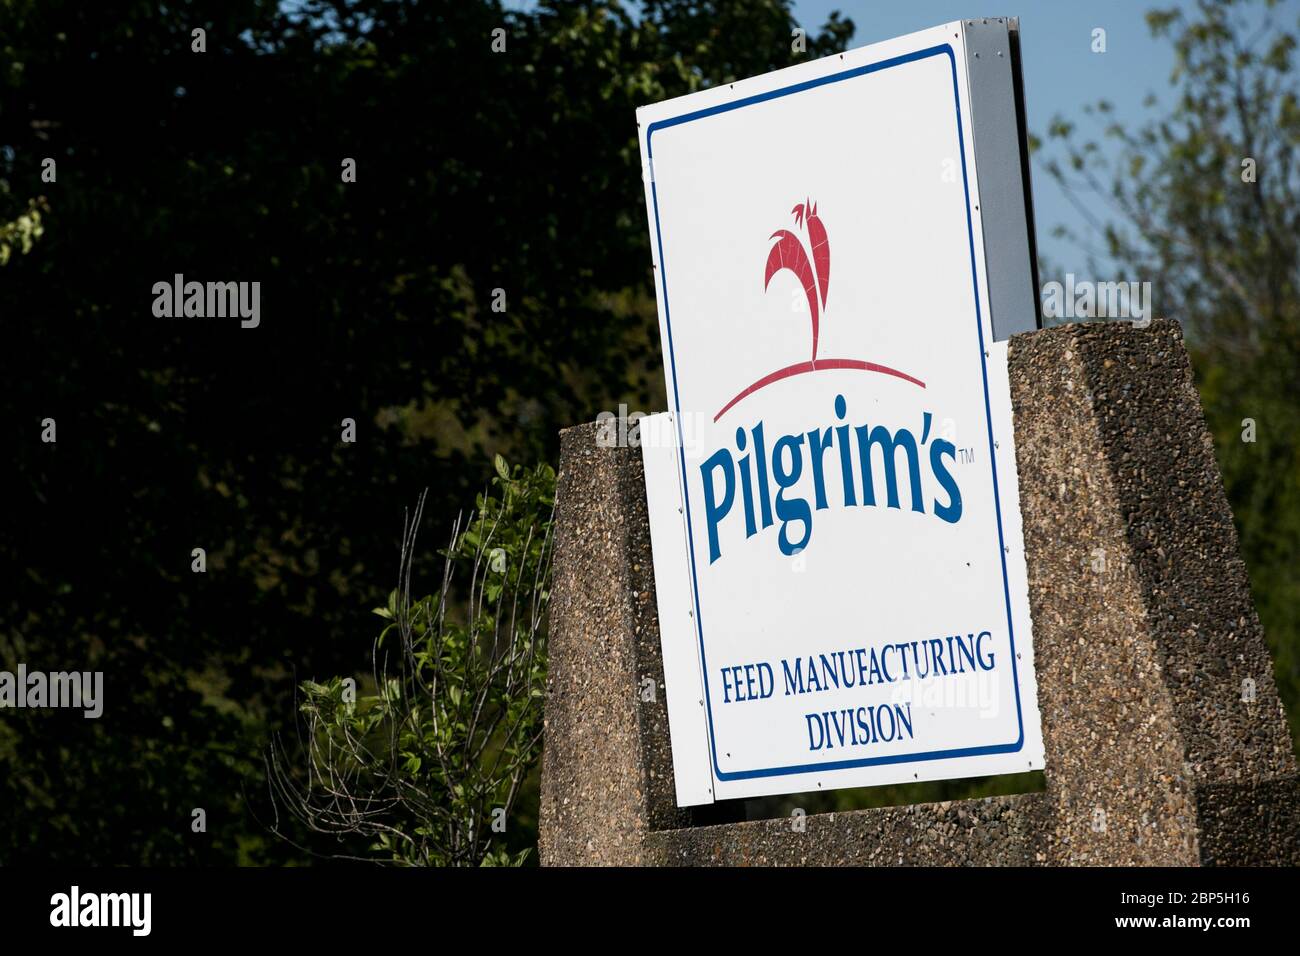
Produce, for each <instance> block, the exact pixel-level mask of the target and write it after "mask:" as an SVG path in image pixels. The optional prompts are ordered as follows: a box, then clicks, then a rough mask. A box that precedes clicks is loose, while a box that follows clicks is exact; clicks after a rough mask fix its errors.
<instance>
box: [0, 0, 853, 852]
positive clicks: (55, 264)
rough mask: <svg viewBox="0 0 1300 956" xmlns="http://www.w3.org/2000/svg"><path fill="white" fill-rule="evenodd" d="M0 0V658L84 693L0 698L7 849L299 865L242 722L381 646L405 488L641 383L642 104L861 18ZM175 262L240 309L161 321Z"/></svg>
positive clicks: (773, 63)
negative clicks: (46, 176)
mask: <svg viewBox="0 0 1300 956" xmlns="http://www.w3.org/2000/svg"><path fill="white" fill-rule="evenodd" d="M0 11H2V13H0V51H3V56H0V64H2V66H0V117H3V122H2V123H0V187H3V188H0V223H12V222H16V221H17V220H18V218H19V216H21V215H23V214H24V211H25V209H26V205H25V204H26V203H27V201H28V200H29V199H32V198H34V197H38V196H44V197H45V198H46V200H47V202H48V209H47V210H44V211H43V214H42V221H41V225H42V227H43V228H44V235H43V236H41V238H40V240H39V242H37V244H36V245H35V246H34V248H32V250H31V251H30V252H29V253H28V254H27V255H15V256H13V257H12V258H11V259H10V261H9V262H8V263H7V264H6V265H5V266H4V267H3V270H0V314H3V315H4V317H5V319H6V342H5V348H4V349H3V350H0V373H2V379H0V380H3V382H4V383H5V384H4V385H3V387H0V420H3V421H4V422H5V423H7V425H8V426H9V427H10V428H11V429H12V432H11V436H12V438H11V449H12V454H11V456H10V460H11V462H12V464H11V465H10V467H9V468H8V469H7V470H6V472H5V474H6V478H5V488H4V491H5V496H6V502H7V505H8V507H7V508H6V510H5V513H4V515H3V517H2V518H0V572H2V573H3V578H4V580H5V581H6V582H7V585H8V586H7V587H6V589H5V591H4V593H3V595H2V596H0V665H13V664H16V663H17V662H18V661H20V660H26V661H27V662H28V663H31V664H32V665H33V666H35V663H36V662H38V661H39V662H41V664H42V666H44V667H46V668H49V669H64V668H67V669H100V670H103V671H105V674H106V696H107V703H106V711H105V714H104V717H103V718H102V719H101V720H99V721H84V720H81V719H80V718H77V719H76V720H71V719H65V718H64V716H63V715H49V714H37V713H29V712H24V713H22V714H15V715H12V716H9V717H7V718H6V719H5V720H4V721H3V722H0V801H3V802H4V803H5V805H6V806H7V807H9V808H11V813H10V819H11V825H10V827H8V828H6V829H5V831H4V832H3V833H0V859H3V860H4V861H5V862H10V863H14V862H21V861H26V860H34V859H39V860H41V861H48V862H56V863H57V862H95V863H104V864H107V863H142V864H159V863H176V862H227V863H228V862H236V861H242V862H277V861H284V860H287V859H301V858H302V857H301V856H300V854H298V852H297V851H296V850H293V848H292V844H290V843H282V842H280V841H277V840H274V839H271V838H269V837H268V836H267V827H268V826H270V825H271V823H272V820H273V819H274V818H273V815H272V809H271V807H270V806H269V805H267V804H266V802H265V800H264V799H263V798H262V796H261V795H262V794H264V793H265V780H264V777H263V774H262V763H261V760H260V753H261V741H262V739H263V738H264V736H265V734H266V733H267V732H268V730H274V729H276V728H279V727H280V726H281V724H282V723H283V720H284V715H287V714H291V713H292V697H293V692H294V688H295V686H296V685H297V684H299V683H300V682H301V681H302V680H304V679H319V680H321V681H323V680H325V679H327V675H342V674H351V673H356V672H361V671H364V670H365V669H366V666H367V665H366V660H365V656H366V649H367V645H368V642H364V641H362V642H358V641H357V640H356V636H357V635H358V634H363V633H367V632H368V628H369V624H368V623H367V622H368V620H369V619H368V617H367V614H368V611H369V609H370V608H371V607H373V606H374V605H375V604H376V603H380V602H382V595H384V594H386V593H387V592H388V590H389V587H390V581H389V577H390V572H389V570H388V569H389V568H390V567H391V565H392V563H393V560H394V558H395V556H396V555H397V554H398V551H399V548H400V541H398V540H396V535H395V533H394V532H395V529H396V527H398V520H399V518H400V514H399V505H398V502H401V501H409V500H410V499H411V498H412V497H413V495H414V493H415V490H416V489H418V488H422V487H428V488H429V489H430V491H429V498H428V501H427V504H426V508H427V513H428V519H427V520H429V521H431V522H433V523H434V525H435V526H437V527H446V526H448V525H449V524H450V522H451V521H452V519H453V518H454V516H455V515H456V514H457V512H458V510H459V508H460V507H461V506H462V504H463V503H464V502H466V501H469V500H471V499H472V496H473V495H474V493H475V492H476V491H478V490H479V489H480V488H481V482H482V480H483V477H484V471H485V467H484V463H486V462H490V461H491V460H492V457H493V455H494V454H496V453H502V454H505V455H507V456H508V457H510V458H511V459H512V460H517V461H552V460H553V459H554V456H555V454H556V451H557V440H556V433H557V430H558V428H560V427H562V426H564V425H568V424H572V423H575V422H580V421H587V420H591V419H593V418H595V416H596V415H597V413H598V412H600V411H601V410H602V409H610V408H615V407H616V406H617V404H618V403H619V402H620V401H626V402H628V403H629V404H630V405H631V406H633V407H642V408H654V407H658V406H660V405H661V404H662V402H663V398H662V384H661V370H660V359H659V352H658V346H657V333H656V323H655V318H654V300H653V294H652V286H651V270H650V255H649V247H648V240H647V236H646V226H645V218H644V216H645V214H644V198H643V196H644V194H643V191H642V182H641V170H640V163H639V158H638V153H637V147H636V125H635V108H636V107H637V106H639V105H642V104H644V103H648V102H651V101H654V100H658V99H662V98H665V97H668V96H673V95H677V94H680V93H684V92H687V91H689V90H692V89H696V88H699V87H702V86H705V85H708V84H710V83H719V82H727V81H729V80H733V79H735V78H737V77H740V76H744V75H751V74H757V73H762V72H765V71H767V70H770V69H774V68H777V67H780V66H785V65H788V64H790V63H792V62H795V61H797V60H799V59H802V58H805V57H814V56H818V55H823V54H825V53H829V52H831V51H833V50H837V49H842V48H843V45H844V43H845V41H846V40H847V38H848V36H849V35H850V34H851V32H852V25H851V24H850V23H848V22H847V21H841V20H838V19H833V20H832V21H831V22H830V23H829V24H828V25H827V27H826V29H825V30H824V31H823V32H822V33H821V34H819V35H813V36H810V37H809V38H808V49H807V52H806V53H798V54H797V53H795V52H794V51H793V50H792V42H791V40H792V36H791V33H792V29H793V26H794V24H793V20H792V18H791V15H790V11H789V4H788V3H787V2H785V0H758V2H742V0H713V2H703V3H686V2H646V3H643V4H641V5H640V14H639V15H638V16H633V15H632V14H631V13H630V12H629V9H628V8H627V7H624V6H623V5H622V4H620V3H617V2H602V0H586V2H577V0H561V2H554V3H545V4H541V5H539V6H538V8H537V9H536V10H532V11H525V12H520V11H507V10H505V9H503V8H502V6H501V5H500V4H499V3H497V2H495V0H439V2H414V0H333V2H326V0H308V2H305V3H294V4H284V5H283V6H282V5H280V4H279V3H277V2H275V0H233V2H232V0H193V2H191V3H187V4H185V5H183V6H179V7H178V6H176V5H174V4H163V3H160V2H153V0H136V2H133V3H130V4H125V5H123V4H112V5H106V4H93V3H91V4H87V3H80V2H68V0H41V2H39V3H37V2H34V0H0ZM195 29H203V30H204V31H205V37H206V44H205V52H201V53H200V52H195V51H194V48H193V35H192V33H193V31H194V30H195ZM500 29H504V30H505V34H506V42H505V50H504V52H494V49H493V32H494V31H496V30H500ZM498 45H499V44H498ZM46 158H53V159H55V160H56V161H57V168H58V176H57V181H56V182H54V183H46V182H42V181H41V170H42V163H43V160H44V159H46ZM347 159H351V160H353V161H354V163H355V172H356V175H355V182H347V181H344V176H343V175H342V173H343V163H344V161H345V160H347ZM178 273H179V274H183V275H184V276H185V277H186V279H187V280H198V281H250V282H251V281H258V282H260V283H261V286H260V288H261V303H262V321H261V324H260V326H259V327H258V328H256V329H240V328H239V327H238V323H237V322H233V323H232V322H223V321H222V320H210V319H203V320H199V319H190V320H164V319H156V318H154V317H153V316H152V314H151V312H150V305H151V302H152V294H151V289H152V287H153V285H154V283H156V282H158V281H170V280H172V278H173V277H174V276H175V275H176V274H178ZM498 290H500V291H501V292H502V293H503V295H502V296H498V295H497V292H498ZM497 302H502V303H503V304H504V311H494V310H493V305H494V304H495V303H497ZM47 418H53V419H55V421H56V423H57V442H55V443H52V444H51V443H45V442H42V440H41V423H42V422H43V421H44V420H45V419H47ZM344 419H350V420H352V422H353V423H354V426H355V438H356V440H355V441H353V442H349V441H344V440H343V438H342V433H343V428H342V426H341V423H342V422H343V420H344ZM195 548H203V549H204V550H205V552H206V556H207V560H206V571H205V572H203V573H196V572H194V571H193V570H191V567H192V558H191V555H192V552H193V550H194V549H195ZM436 564H437V561H436V559H435V558H434V557H433V556H431V555H428V554H417V555H416V556H415V559H414V565H415V567H414V572H415V574H417V575H424V574H426V573H430V572H431V571H432V569H433V568H434V567H435V565H436ZM197 806H202V807H204V808H205V809H206V810H207V819H208V832H207V833H206V834H196V833H194V832H192V830H191V828H190V811H191V809H192V808H194V807H197ZM285 825H286V826H287V823H286V824H285ZM293 836H294V840H295V842H296V843H300V844H302V845H304V846H308V847H311V848H313V849H315V850H320V851H329V850H332V849H334V844H333V843H332V841H330V840H325V841H323V842H321V841H317V840H315V838H314V837H313V835H312V834H311V833H310V832H308V831H305V830H304V831H301V832H298V833H296V834H293Z"/></svg>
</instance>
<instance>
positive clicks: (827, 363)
mask: <svg viewBox="0 0 1300 956" xmlns="http://www.w3.org/2000/svg"><path fill="white" fill-rule="evenodd" d="M791 212H792V213H793V215H794V222H795V228H796V229H800V230H803V231H804V232H806V233H807V235H808V243H809V245H811V247H812V255H811V256H810V255H809V254H808V249H807V248H806V247H805V246H804V242H803V239H802V238H800V236H799V235H798V234H796V233H794V232H791V231H790V230H789V229H778V230H777V231H776V232H774V233H772V235H770V236H768V239H769V240H772V239H775V240H776V242H775V243H774V244H773V246H772V248H771V249H770V250H768V253H767V265H766V267H765V268H764V269H763V291H764V292H766V291H767V290H768V287H769V286H770V285H771V284H772V279H773V277H775V276H776V275H777V274H778V273H780V272H785V271H789V272H791V273H793V274H794V277H795V278H796V279H798V280H799V284H800V285H802V286H803V293H804V296H806V297H807V299H808V315H809V317H810V319H811V320H812V358H811V359H810V360H809V361H807V362H796V363H795V364H794V365H787V366H786V367H785V368H781V369H777V370H776V371H775V372H772V373H771V374H769V375H764V376H763V377H762V378H760V379H759V380H758V381H756V382H754V384H752V385H750V386H749V387H748V388H746V389H744V390H742V391H741V392H740V394H738V395H737V396H736V397H735V398H733V399H732V400H731V401H729V402H727V404H726V405H723V406H722V409H721V411H719V412H718V414H716V415H714V416H713V420H714V421H715V422H716V421H717V420H718V419H720V418H721V417H722V416H723V415H725V414H727V412H728V411H730V410H731V409H732V408H733V407H734V406H735V405H736V404H738V403H739V402H740V401H741V400H742V399H745V398H748V397H749V396H750V395H752V394H754V393H755V392H757V391H758V390H759V389H760V388H765V387H766V386H768V385H771V384H772V383H773V382H779V381H781V380H782V379H785V378H790V377H791V376H794V375H803V374H805V373H807V372H816V371H819V370H825V369H857V370H858V371H863V372H878V373H880V374H882V375H893V376H894V377H895V378H901V379H903V381H905V382H911V383H912V384H913V385H916V386H918V387H920V388H925V382H923V381H921V380H920V379H919V378H914V377H913V376H911V375H908V374H907V373H906V372H900V371H898V369H893V368H890V367H889V366H887V365H880V364H879V363H877V362H866V361H863V360H862V359H846V358H829V359H828V358H823V359H818V358H817V341H818V338H819V337H820V331H821V320H822V317H823V316H824V315H825V313H826V298H827V296H828V294H829V293H830V283H831V242H830V237H829V236H828V235H827V234H826V224H825V223H823V222H822V217H821V216H820V215H818V213H817V204H816V203H814V202H812V201H810V200H807V199H805V200H804V201H803V202H801V203H799V204H798V205H797V206H795V207H794V209H792V210H791Z"/></svg>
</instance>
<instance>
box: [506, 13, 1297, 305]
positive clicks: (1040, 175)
mask: <svg viewBox="0 0 1300 956" xmlns="http://www.w3.org/2000/svg"><path fill="white" fill-rule="evenodd" d="M505 2H506V5H507V6H509V7H514V8H516V9H531V8H534V7H536V6H537V3H536V0H505ZM628 5H629V6H632V7H634V6H635V3H629V4H628ZM793 7H794V13H795V18H796V19H797V20H798V21H799V24H800V25H801V26H803V27H804V28H805V29H807V30H808V31H809V32H810V33H811V32H815V31H816V30H817V29H819V28H820V27H821V26H822V24H823V23H825V22H826V17H827V15H828V14H829V13H830V12H831V11H832V10H839V11H840V12H841V13H842V14H843V15H844V16H845V17H847V18H849V19H851V20H852V21H853V22H854V25H855V27H856V29H857V32H856V33H855V35H854V38H853V41H852V43H851V45H852V46H865V45H867V44H870V43H875V42H877V41H879V40H885V39H888V38H890V37H896V36H902V35H903V34H906V33H913V32H915V31H917V30H923V29H925V28H927V27H932V26H937V25H939V24H941V23H947V22H949V21H952V20H960V19H963V18H973V17H983V16H1015V17H1019V18H1020V29H1021V49H1022V53H1023V72H1024V78H1025V108H1026V110H1027V112H1028V119H1029V129H1030V132H1032V133H1036V134H1038V135H1039V136H1040V137H1045V135H1046V132H1047V128H1048V125H1049V124H1050V123H1051V121H1052V119H1053V118H1054V117H1057V116H1060V117H1062V118H1064V119H1066V120H1068V121H1070V122H1072V123H1074V124H1075V126H1076V128H1077V133H1076V136H1078V137H1087V138H1090V139H1096V140H1097V141H1098V144H1099V146H1101V148H1102V149H1103V152H1104V151H1105V150H1106V148H1107V143H1106V141H1105V140H1104V139H1103V137H1102V133H1103V127H1102V125H1101V122H1100V120H1099V119H1098V118H1096V117H1094V116H1088V115H1087V114H1085V113H1084V110H1083V108H1084V107H1085V106H1087V105H1090V104H1094V103H1096V102H1097V101H1098V100H1103V99H1104V100H1107V101H1108V102H1109V103H1110V104H1111V105H1112V107H1113V112H1112V114H1111V115H1110V116H1109V117H1107V122H1111V121H1118V122H1120V123H1122V124H1123V125H1125V126H1127V127H1129V128H1133V127H1136V126H1137V125H1139V124H1141V123H1143V122H1144V121H1146V120H1148V119H1150V118H1152V117H1159V116H1160V115H1161V110H1162V109H1163V108H1165V107H1166V105H1167V104H1169V103H1170V102H1172V101H1173V96H1172V95H1171V93H1170V86H1169V76H1170V73H1171V72H1172V70H1173V67H1174V52H1173V45H1172V43H1171V41H1170V40H1169V39H1168V38H1167V37H1166V38H1161V39H1159V40H1156V39H1153V38H1152V36H1151V32H1150V30H1149V29H1148V28H1147V25H1146V19H1145V18H1146V13H1147V11H1148V10H1151V9H1162V10H1163V9H1169V8H1172V7H1177V8H1181V9H1184V10H1186V11H1187V12H1188V14H1189V15H1194V13H1195V8H1196V4H1195V2H1194V0H1087V2H1077V0H1014V2H1013V3H1008V4H1006V5H1004V6H981V5H979V4H976V3H974V2H972V0H794V4H793ZM1297 12H1300V0H1282V3H1281V4H1280V6H1279V8H1278V9H1277V10H1276V11H1275V13H1274V18H1275V20H1276V21H1277V22H1278V23H1279V25H1281V26H1283V27H1287V28H1291V29H1294V28H1295V25H1296V16H1297ZM1098 27H1100V28H1102V29H1104V30H1105V31H1106V52H1105V53H1094V52H1093V51H1092V32H1093V30H1094V29H1096V28H1098ZM1148 94H1154V96H1155V97H1156V104H1155V105H1154V106H1152V107H1147V106H1144V105H1143V104H1144V101H1145V100H1146V98H1147V96H1148ZM1050 155H1057V156H1060V155H1062V154H1061V153H1060V151H1059V150H1053V149H1052V147H1051V144H1048V145H1047V148H1046V150H1045V151H1043V152H1040V153H1039V154H1038V155H1037V156H1036V157H1035V160H1034V167H1033V171H1032V176H1033V188H1034V207H1035V208H1034V216H1035V220H1036V223H1037V232H1038V251H1039V253H1040V255H1041V256H1042V257H1043V259H1044V260H1045V262H1046V264H1047V266H1048V272H1047V273H1045V274H1044V275H1043V277H1042V278H1043V280H1044V281H1047V280H1048V279H1051V278H1057V277H1063V276H1064V274H1065V273H1066V272H1074V273H1075V274H1076V275H1078V276H1079V277H1080V278H1084V277H1088V276H1089V275H1090V270H1089V269H1088V253H1089V252H1090V251H1091V252H1093V253H1094V254H1095V258H1096V260H1097V272H1098V273H1100V274H1099V275H1095V276H1091V277H1092V278H1097V279H1122V278H1124V276H1123V275H1121V274H1120V270H1119V267H1118V266H1116V265H1115V264H1114V263H1112V262H1111V261H1110V260H1109V259H1108V258H1107V257H1106V256H1104V255H1102V254H1101V249H1102V246H1103V242H1102V239H1101V237H1100V236H1099V235H1098V234H1097V233H1096V231H1095V230H1093V229H1092V228H1091V227H1090V226H1089V223H1088V220H1087V218H1085V216H1084V214H1083V213H1082V212H1080V211H1079V210H1078V209H1077V208H1076V206H1075V205H1074V204H1073V203H1072V202H1071V201H1070V199H1069V198H1068V197H1067V196H1066V194H1065V193H1064V191H1063V190H1062V189H1061V188H1060V187H1059V186H1058V185H1057V184H1056V182H1055V181H1054V180H1052V179H1051V178H1050V177H1049V176H1048V174H1047V171H1046V169H1045V168H1044V166H1043V163H1044V161H1045V160H1046V158H1047V157H1048V156H1050ZM1086 200H1087V196H1086V195H1079V196H1077V198H1076V201H1086ZM1088 209H1089V212H1090V213H1091V214H1092V215H1094V216H1095V217H1096V218H1097V219H1099V220H1101V221H1106V220H1107V219H1109V218H1110V216H1109V214H1108V209H1107V207H1106V206H1105V205H1104V203H1102V202H1101V201H1099V200H1093V202H1092V203H1091V204H1089V206H1088ZM1058 226H1065V227H1067V228H1069V229H1070V230H1071V231H1072V232H1073V233H1075V234H1076V236H1077V239H1072V238H1057V237H1056V236H1054V235H1053V231H1054V229H1056V227H1058Z"/></svg>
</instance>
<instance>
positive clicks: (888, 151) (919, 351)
mask: <svg viewBox="0 0 1300 956" xmlns="http://www.w3.org/2000/svg"><path fill="white" fill-rule="evenodd" d="M999 22H1005V21H999ZM964 26H965V25H964V24H961V23H954V24H950V25H947V26H943V27H937V28H935V29H933V30H928V31H924V32H922V33H918V34H914V35H912V36H908V37H904V38H901V39H898V40H893V41H889V42H886V43H880V44H876V45H873V46H870V47H866V48H863V49H860V50H855V51H852V52H849V53H845V54H843V55H837V56H833V57H829V58H827V59H824V60H819V61H816V62H812V63H808V64H806V65H802V66H797V67H793V68H790V69H786V70H782V71H779V72H776V73H772V74H768V75H766V76H762V77H758V78H756V79H753V80H748V81H745V82H742V83H736V84H734V85H732V86H729V87H725V88H718V89H711V90H707V91H704V92H701V93H697V94H693V95H691V96H688V97H684V98H682V99H678V100H673V101H670V102H666V103H660V104H657V105H654V106H650V107H646V108H644V109H642V110H640V111H638V121H639V125H640V133H641V153H642V161H643V166H644V170H645V174H646V203H647V207H648V210H649V219H650V231H651V240H652V245H653V249H654V265H655V271H656V283H657V291H658V297H659V302H658V304H659V318H660V331H661V335H662V341H663V351H664V366H665V376H666V378H667V385H668V400H669V408H670V411H669V412H668V413H667V415H666V416H664V420H665V421H666V422H668V423H669V424H670V426H671V428H672V434H673V435H674V436H675V440H673V441H671V442H668V443H651V442H643V443H642V444H643V448H644V452H643V454H644V456H645V463H646V480H647V497H648V501H649V506H650V516H651V533H652V541H653V547H654V562H655V583H656V589H657V594H658V600H659V613H660V627H661V632H662V642H663V654H664V667H665V681H666V689H667V695H668V706H669V720H670V725H671V735H672V748H673V758H674V770H675V774H676V782H677V794H678V803H679V804H681V805H691V804H698V803H706V802H709V801H712V800H718V799H729V798H735V797H746V796H755V795H760V794H771V793H788V792H803V791H812V790H820V789H829V788H835V787H850V786H867V785H878V784H887V783H898V782H904V781H915V780H934V779H941V778H952V777H971V776H983V775H987V774H997V773H1012V772H1019V771H1027V770H1038V769H1042V767H1043V747H1042V738H1041V728H1040V724H1039V716H1038V706H1037V694H1036V685H1035V681H1034V669H1033V644H1032V634H1031V628H1030V620H1029V611H1028V596H1027V582H1026V572H1025V562H1024V549H1023V543H1022V536H1021V529H1020V516H1019V497H1018V492H1017V485H1016V468H1015V449H1014V445H1013V433H1012V428H1011V409H1010V399H1009V395H1008V385H1007V371H1006V343H1005V342H995V341H994V334H993V325H992V323H991V318H990V311H991V309H990V299H989V291H988V290H989V277H988V275H987V274H986V272H987V265H986V252H985V229H986V225H985V223H984V222H983V221H982V219H981V211H980V196H981V193H980V180H979V177H978V175H977V170H976V161H975V144H974V137H973V135H972V125H971V112H972V111H971V109H970V108H969V103H970V97H971V92H970V90H971V84H970V79H969V77H968V76H967V70H966V66H965V64H966V58H967V54H968V51H967V48H966V41H965V40H964V33H965V29H964ZM1003 35H1005V28H1004V29H1003ZM1008 75H1009V74H1008ZM981 148H982V147H981ZM1016 176H1017V181H1018V176H1019V172H1018V170H1017V171H1016ZM1022 216H1023V213H1022ZM1029 301H1032V290H1031V291H1030V299H1029ZM1032 321H1033V317H1032V313H1031V315H1030V322H1032ZM653 424H654V423H653V421H648V422H643V423H642V433H643V434H645V433H646V432H647V431H648V430H653ZM647 426H650V427H649V428H647Z"/></svg>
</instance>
